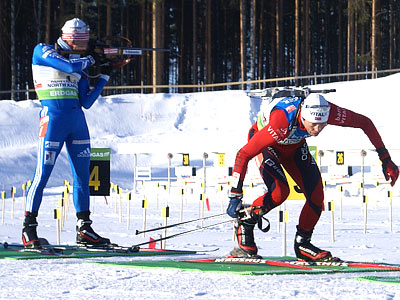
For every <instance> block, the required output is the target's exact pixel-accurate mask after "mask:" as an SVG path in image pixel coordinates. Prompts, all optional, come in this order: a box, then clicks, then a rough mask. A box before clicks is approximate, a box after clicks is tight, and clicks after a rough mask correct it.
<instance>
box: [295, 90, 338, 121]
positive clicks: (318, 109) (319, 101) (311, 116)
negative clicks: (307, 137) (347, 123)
mask: <svg viewBox="0 0 400 300" xmlns="http://www.w3.org/2000/svg"><path fill="white" fill-rule="evenodd" d="M330 108H331V107H330V105H329V102H328V101H326V99H325V97H324V96H322V95H321V94H314V93H312V94H310V95H308V96H307V98H305V99H304V101H303V103H302V104H301V117H302V118H303V119H305V120H307V121H309V122H311V123H326V122H328V118H329V110H330Z"/></svg>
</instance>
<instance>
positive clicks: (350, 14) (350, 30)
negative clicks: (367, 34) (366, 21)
mask: <svg viewBox="0 0 400 300" xmlns="http://www.w3.org/2000/svg"><path fill="white" fill-rule="evenodd" d="M353 1H354V0H348V2H347V72H348V73H349V72H353V71H354V48H355V47H354V35H355V33H354V10H353V4H354V3H353ZM349 79H350V75H348V80H349Z"/></svg>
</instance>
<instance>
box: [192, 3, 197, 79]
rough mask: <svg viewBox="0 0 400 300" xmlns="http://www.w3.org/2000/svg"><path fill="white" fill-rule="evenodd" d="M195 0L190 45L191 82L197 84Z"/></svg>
mask: <svg viewBox="0 0 400 300" xmlns="http://www.w3.org/2000/svg"><path fill="white" fill-rule="evenodd" d="M196 2H197V1H196V0H193V13H192V14H193V16H192V19H193V25H192V27H193V45H192V48H193V50H192V52H193V58H192V65H193V84H197V80H198V79H197V6H196Z"/></svg>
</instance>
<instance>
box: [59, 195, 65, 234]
mask: <svg viewBox="0 0 400 300" xmlns="http://www.w3.org/2000/svg"><path fill="white" fill-rule="evenodd" d="M64 203H65V202H64V198H60V199H58V208H59V211H60V230H62V229H63V228H64V213H65V211H64Z"/></svg>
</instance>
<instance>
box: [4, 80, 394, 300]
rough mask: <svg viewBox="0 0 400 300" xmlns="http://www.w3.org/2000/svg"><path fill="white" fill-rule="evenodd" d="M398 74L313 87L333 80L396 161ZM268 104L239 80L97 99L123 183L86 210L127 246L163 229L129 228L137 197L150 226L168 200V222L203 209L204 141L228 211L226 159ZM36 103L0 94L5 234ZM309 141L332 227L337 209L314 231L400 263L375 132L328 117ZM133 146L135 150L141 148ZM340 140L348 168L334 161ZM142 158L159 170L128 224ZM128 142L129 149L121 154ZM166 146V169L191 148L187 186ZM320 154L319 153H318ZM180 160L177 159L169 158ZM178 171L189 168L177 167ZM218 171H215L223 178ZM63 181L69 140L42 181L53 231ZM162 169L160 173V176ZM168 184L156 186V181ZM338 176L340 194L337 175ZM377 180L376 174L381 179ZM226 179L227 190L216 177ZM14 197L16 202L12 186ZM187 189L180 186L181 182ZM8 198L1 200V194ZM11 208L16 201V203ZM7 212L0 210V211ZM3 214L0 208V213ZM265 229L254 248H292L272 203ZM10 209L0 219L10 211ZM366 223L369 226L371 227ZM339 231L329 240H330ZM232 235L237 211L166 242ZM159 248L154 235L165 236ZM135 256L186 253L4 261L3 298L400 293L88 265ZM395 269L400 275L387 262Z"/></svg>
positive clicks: (71, 228) (345, 283)
mask: <svg viewBox="0 0 400 300" xmlns="http://www.w3.org/2000/svg"><path fill="white" fill-rule="evenodd" d="M399 80H400V75H399V74H395V75H392V76H388V77H385V78H380V79H374V80H362V81H354V82H341V83H333V84H327V85H318V86H314V87H312V88H318V89H319V88H336V90H337V92H336V93H330V94H327V95H326V98H327V99H328V100H330V101H332V102H334V103H335V104H337V105H340V106H343V107H346V108H349V109H351V110H354V111H356V112H359V113H362V114H365V115H367V116H368V117H370V118H371V120H372V121H373V122H374V124H375V125H376V127H377V128H378V130H379V132H380V134H381V136H382V138H383V141H384V142H385V144H386V146H387V148H388V149H389V151H390V153H391V154H392V158H393V160H394V161H395V162H396V163H397V164H399V162H400V142H399V141H398V136H399V135H398V110H399V104H398V101H399V100H398V97H397V96H396V92H395V87H396V86H397V83H398V82H399ZM261 105H262V102H261V101H260V100H259V99H254V98H249V97H247V96H246V92H245V91H220V92H204V93H186V94H154V95H149V94H127V95H114V96H108V97H103V98H99V99H98V100H97V102H96V103H95V104H94V105H93V107H92V108H91V109H90V110H87V111H86V112H85V114H86V117H87V121H88V125H89V130H90V133H91V145H92V147H93V148H102V147H109V148H110V149H111V181H112V183H114V184H117V185H119V186H120V187H121V188H122V195H121V196H120V197H121V203H122V204H121V208H122V209H121V211H120V209H119V207H120V206H119V203H120V202H119V201H120V200H119V196H117V195H116V194H115V192H113V193H112V195H110V196H109V197H107V198H106V199H105V197H100V196H99V197H92V200H91V211H92V219H93V221H94V223H93V227H94V229H95V230H96V231H97V232H99V233H100V234H103V235H104V236H106V237H109V238H110V239H111V240H112V241H113V242H116V243H119V244H122V245H132V244H138V243H141V242H144V241H147V240H148V239H149V238H150V237H152V238H159V237H160V235H159V234H161V233H158V232H156V233H151V234H150V233H149V234H147V235H146V236H142V235H135V231H136V230H137V229H139V230H141V229H142V228H143V226H144V225H143V209H142V200H143V199H147V200H148V203H149V207H148V209H147V212H146V220H147V221H146V224H145V225H146V228H153V227H158V226H161V225H163V223H164V220H163V218H162V217H161V209H162V207H164V206H166V205H168V206H169V207H170V218H169V219H168V224H173V223H177V222H180V221H181V201H182V203H183V204H182V205H183V210H182V220H191V219H196V218H199V217H201V216H202V203H201V201H200V200H199V199H200V194H201V193H203V192H204V187H202V185H201V183H202V182H203V178H202V177H203V175H204V170H203V154H204V153H207V154H208V158H207V160H206V164H207V168H206V174H207V177H206V179H207V181H206V182H207V186H206V189H205V192H206V196H207V198H208V200H209V203H210V211H208V210H207V208H205V209H204V210H205V211H204V215H205V216H209V215H214V214H219V213H221V212H224V210H225V208H226V205H227V202H228V200H227V196H226V191H227V189H228V188H227V185H226V184H225V183H226V181H227V180H226V178H224V177H225V176H226V175H227V169H228V167H229V166H232V164H233V161H234V157H235V154H236V151H237V150H238V149H240V147H241V146H243V145H244V143H245V142H246V138H247V132H248V129H249V127H250V126H251V124H252V123H253V122H254V120H255V118H256V115H257V113H258V111H259V109H260V107H261ZM39 111H40V104H39V103H38V102H37V101H35V100H27V101H21V102H13V101H0V151H1V152H0V153H1V154H0V172H1V177H0V191H5V192H6V200H5V210H4V224H3V222H2V223H1V224H0V242H8V243H19V242H20V238H21V229H22V222H23V196H22V189H21V186H22V184H24V183H26V182H27V181H28V180H31V179H32V176H33V173H34V169H35V165H36V143H37V133H38V129H39V125H38V113H39ZM308 144H309V145H314V146H317V149H318V150H323V151H324V153H325V155H324V156H323V157H322V161H320V162H319V163H320V164H321V169H322V174H323V178H324V180H326V182H327V186H326V197H325V198H326V201H334V202H335V211H334V231H333V232H334V236H333V235H332V229H331V228H332V218H331V212H328V211H324V212H323V214H322V216H321V219H320V222H319V223H318V224H317V227H316V228H315V231H314V235H313V242H314V243H315V244H316V245H317V246H319V247H321V248H324V249H327V250H330V251H331V252H332V254H333V255H335V256H338V257H341V258H343V259H347V260H354V261H376V262H387V263H397V264H400V239H399V234H400V221H399V218H398V215H399V213H400V205H399V203H398V202H399V200H400V199H399V196H400V193H399V184H400V183H397V185H396V186H395V187H394V188H393V189H391V190H392V192H393V196H394V197H393V198H392V204H393V206H392V209H393V210H392V214H393V220H392V222H390V216H389V211H390V210H389V209H390V205H389V204H390V199H389V198H388V196H387V191H388V189H389V186H388V185H387V184H382V183H383V179H382V174H381V171H380V165H379V160H378V158H377V155H376V153H375V152H374V151H371V150H373V146H372V145H371V144H370V142H369V140H368V138H367V137H366V136H365V135H364V134H363V132H362V131H361V130H359V129H351V128H346V129H344V128H339V127H336V126H328V127H327V128H326V129H324V132H322V133H321V135H320V136H319V137H318V138H310V139H308ZM135 149H136V150H135ZM361 150H366V151H367V156H366V157H365V161H364V163H365V170H366V172H367V173H366V174H365V183H366V185H365V193H366V194H367V195H368V199H369V201H368V206H367V226H366V227H364V226H365V225H364V223H365V206H363V199H362V192H361V189H360V180H361V178H362V174H361V172H360V170H361V165H362V157H361V155H360V151H361ZM336 151H344V152H345V166H344V167H337V166H335V154H336ZM128 152H129V153H134V152H140V153H139V154H137V155H136V159H137V165H138V166H142V167H152V176H153V180H152V181H144V182H142V181H140V182H138V186H137V193H136V194H134V196H133V200H132V201H131V204H130V207H131V214H130V219H129V222H130V224H129V225H130V226H129V229H128V226H127V222H128V219H127V206H128V202H127V200H126V197H125V195H126V193H128V192H132V190H133V186H134V185H133V178H134V172H133V170H134V155H133V154H128ZM123 153H124V154H123ZM168 153H171V154H173V158H172V160H171V166H172V175H175V174H177V173H178V172H179V171H178V169H179V167H180V166H181V165H182V159H183V157H182V153H189V155H190V163H191V166H195V167H196V168H197V176H196V177H195V178H191V180H190V182H189V183H188V184H186V185H183V184H182V185H181V183H182V181H179V180H178V181H176V180H175V178H173V180H172V187H171V189H169V190H165V189H164V186H165V185H166V184H167V183H168V181H167V178H166V176H167V167H168ZM217 153H225V154H226V156H225V167H219V168H218V167H214V166H215V165H217V160H218V155H217ZM319 159H321V157H319ZM348 166H353V170H354V173H355V174H354V175H353V176H352V177H349V178H348V177H346V178H343V176H342V175H343V174H344V173H343V172H344V170H345V171H346V172H347V169H348ZM175 168H176V169H175ZM180 170H181V169H180ZM255 174H256V171H255V169H254V166H253V165H252V162H251V167H250V168H249V174H248V176H247V177H248V179H247V180H248V183H250V182H254V183H256V184H255V187H250V186H249V187H247V188H246V192H245V201H247V202H251V201H252V200H254V199H255V197H257V196H258V195H261V194H262V193H263V192H264V189H263V185H262V184H258V183H259V180H258V179H257V177H256V175H255ZM217 177H218V178H217ZM64 180H68V181H69V182H71V184H72V179H71V171H70V166H69V163H68V159H67V157H66V153H65V149H64V150H63V152H62V153H61V155H60V157H59V159H58V161H57V163H56V166H55V168H54V171H53V174H52V176H51V178H50V180H49V183H48V187H47V188H46V190H45V196H44V198H43V202H42V206H41V209H40V212H39V217H38V221H39V227H38V233H39V235H40V236H43V237H45V238H47V239H48V240H49V241H50V242H52V243H56V229H55V228H56V226H55V220H54V218H53V211H54V209H55V208H56V207H57V205H58V199H59V198H60V197H61V194H62V192H63V190H64V186H63V184H64ZM160 180H162V181H160ZM158 182H160V183H161V185H160V186H157V183H158ZM337 182H341V183H345V182H346V184H343V187H344V192H343V193H342V194H341V193H340V192H339V190H338V188H337V187H336V186H335V183H337ZM377 182H380V183H381V184H379V185H378V186H376V183H377ZM220 184H222V186H223V188H224V189H223V190H222V191H219V189H218V187H219V186H220ZM12 186H15V187H16V189H17V195H16V199H15V203H14V208H13V206H12V201H11V199H10V190H11V187H12ZM180 188H184V191H185V193H184V196H183V197H182V196H181V195H180V194H179V192H178V191H179V189H180ZM0 202H1V199H0ZM302 205H303V201H302V200H288V201H286V202H285V205H284V206H283V207H282V209H285V208H286V209H287V210H288V212H289V220H288V223H287V232H286V237H287V242H286V247H287V248H286V254H287V255H291V256H293V255H294V251H293V237H294V234H295V226H296V225H297V220H298V215H299V213H300V210H301V208H302ZM12 209H13V212H12ZM0 211H1V212H2V216H3V209H1V210H0ZM74 215H75V212H74V209H73V206H72V203H71V207H70V210H69V213H68V218H67V220H66V223H65V226H64V229H63V231H62V233H61V242H62V243H64V244H65V243H69V244H73V243H74V239H75V221H76V218H75V216H74ZM2 216H1V217H2ZM268 217H269V219H270V221H271V224H272V225H271V227H272V228H271V230H270V232H268V233H262V232H261V231H259V230H256V231H255V235H256V242H257V245H258V246H259V253H260V254H261V255H264V256H280V255H282V254H284V251H285V250H284V249H285V247H284V245H283V236H284V231H283V228H282V224H280V226H281V227H280V230H279V232H278V224H279V223H278V222H277V219H278V213H277V211H276V210H275V211H272V212H270V213H269V214H268ZM224 220H229V218H228V217H227V216H223V217H219V218H215V219H209V220H206V221H205V222H204V225H205V226H207V225H210V224H213V223H217V222H221V221H224ZM2 221H3V218H2ZM199 226H200V223H199V222H195V223H189V224H185V225H181V226H178V227H175V228H173V229H169V230H168V232H167V234H168V235H172V234H176V233H179V232H183V231H186V230H191V229H195V228H199ZM365 228H366V232H364V229H365ZM333 239H334V241H333ZM235 245H236V242H234V241H233V231H232V225H231V223H226V224H223V225H219V226H216V227H215V228H211V229H207V230H204V231H198V232H194V233H191V234H188V235H182V236H180V237H176V238H173V239H170V240H167V241H166V248H169V249H189V250H202V249H204V250H207V249H214V248H219V249H218V250H217V251H216V252H212V253H208V254H202V255H201V256H200V257H203V258H205V257H210V256H212V257H216V256H224V255H227V254H228V253H229V251H230V250H231V249H232V248H233V247H234V246H235ZM157 246H158V247H159V246H160V245H159V244H157ZM139 259H183V257H173V258H172V257H154V258H149V257H146V258H137V257H131V258H104V259H85V260H78V259H56V260H32V261H12V260H1V261H0V276H1V277H0V278H1V279H0V290H1V294H0V298H1V299H10V298H21V299H78V298H86V299H172V298H179V299H304V298H308V299H343V298H346V297H352V298H359V299H400V289H399V287H398V285H394V284H387V283H368V282H362V281H356V280H353V279H352V278H356V277H360V276H363V275H366V273H356V274H325V275H264V276H243V275H232V274H228V273H202V272H189V271H186V272H185V271H179V270H168V269H134V268H125V267H114V266H112V267H111V266H103V265H97V264H92V263H90V262H95V261H120V260H139ZM377 275H382V276H396V273H379V274H377Z"/></svg>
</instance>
